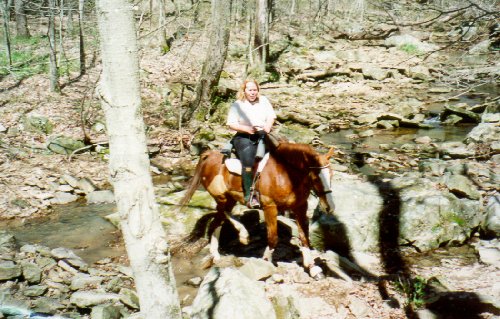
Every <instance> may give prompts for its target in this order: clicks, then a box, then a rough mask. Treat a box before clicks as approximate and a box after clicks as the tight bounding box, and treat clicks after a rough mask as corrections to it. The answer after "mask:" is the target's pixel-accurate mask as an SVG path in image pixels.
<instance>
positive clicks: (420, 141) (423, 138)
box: [414, 136, 432, 144]
mask: <svg viewBox="0 0 500 319" xmlns="http://www.w3.org/2000/svg"><path fill="white" fill-rule="evenodd" d="M414 141H415V143H417V144H430V143H431V142H432V139H431V138H430V137H429V136H419V137H417V138H415V140H414Z"/></svg>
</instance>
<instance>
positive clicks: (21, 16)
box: [14, 0, 30, 37]
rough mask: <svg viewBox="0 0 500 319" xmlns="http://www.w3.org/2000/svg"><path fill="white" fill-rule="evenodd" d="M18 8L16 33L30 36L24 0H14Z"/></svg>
mask: <svg viewBox="0 0 500 319" xmlns="http://www.w3.org/2000/svg"><path fill="white" fill-rule="evenodd" d="M14 7H15V10H16V34H17V36H18V37H29V36H30V33H29V30H28V19H27V18H26V12H25V10H24V0H14Z"/></svg>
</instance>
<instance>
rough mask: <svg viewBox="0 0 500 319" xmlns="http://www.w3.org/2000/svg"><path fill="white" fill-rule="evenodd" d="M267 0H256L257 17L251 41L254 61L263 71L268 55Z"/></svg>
mask: <svg viewBox="0 0 500 319" xmlns="http://www.w3.org/2000/svg"><path fill="white" fill-rule="evenodd" d="M268 1H269V0H257V12H256V15H257V18H256V21H255V22H256V23H255V35H254V42H253V46H254V48H253V51H254V56H255V58H254V62H255V65H256V66H257V67H258V68H259V69H260V70H261V71H265V68H266V63H267V58H268V56H269V3H268Z"/></svg>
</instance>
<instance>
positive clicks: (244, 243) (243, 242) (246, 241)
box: [240, 237, 250, 245]
mask: <svg viewBox="0 0 500 319" xmlns="http://www.w3.org/2000/svg"><path fill="white" fill-rule="evenodd" d="M249 242H250V241H249V240H248V237H244V238H240V243H241V244H242V245H248V243H249Z"/></svg>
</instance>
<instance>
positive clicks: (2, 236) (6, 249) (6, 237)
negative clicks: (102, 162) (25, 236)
mask: <svg viewBox="0 0 500 319" xmlns="http://www.w3.org/2000/svg"><path fill="white" fill-rule="evenodd" d="M15 250H16V239H15V237H14V235H12V234H11V233H9V232H7V231H5V230H0V254H2V253H10V252H14V251H15Z"/></svg>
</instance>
